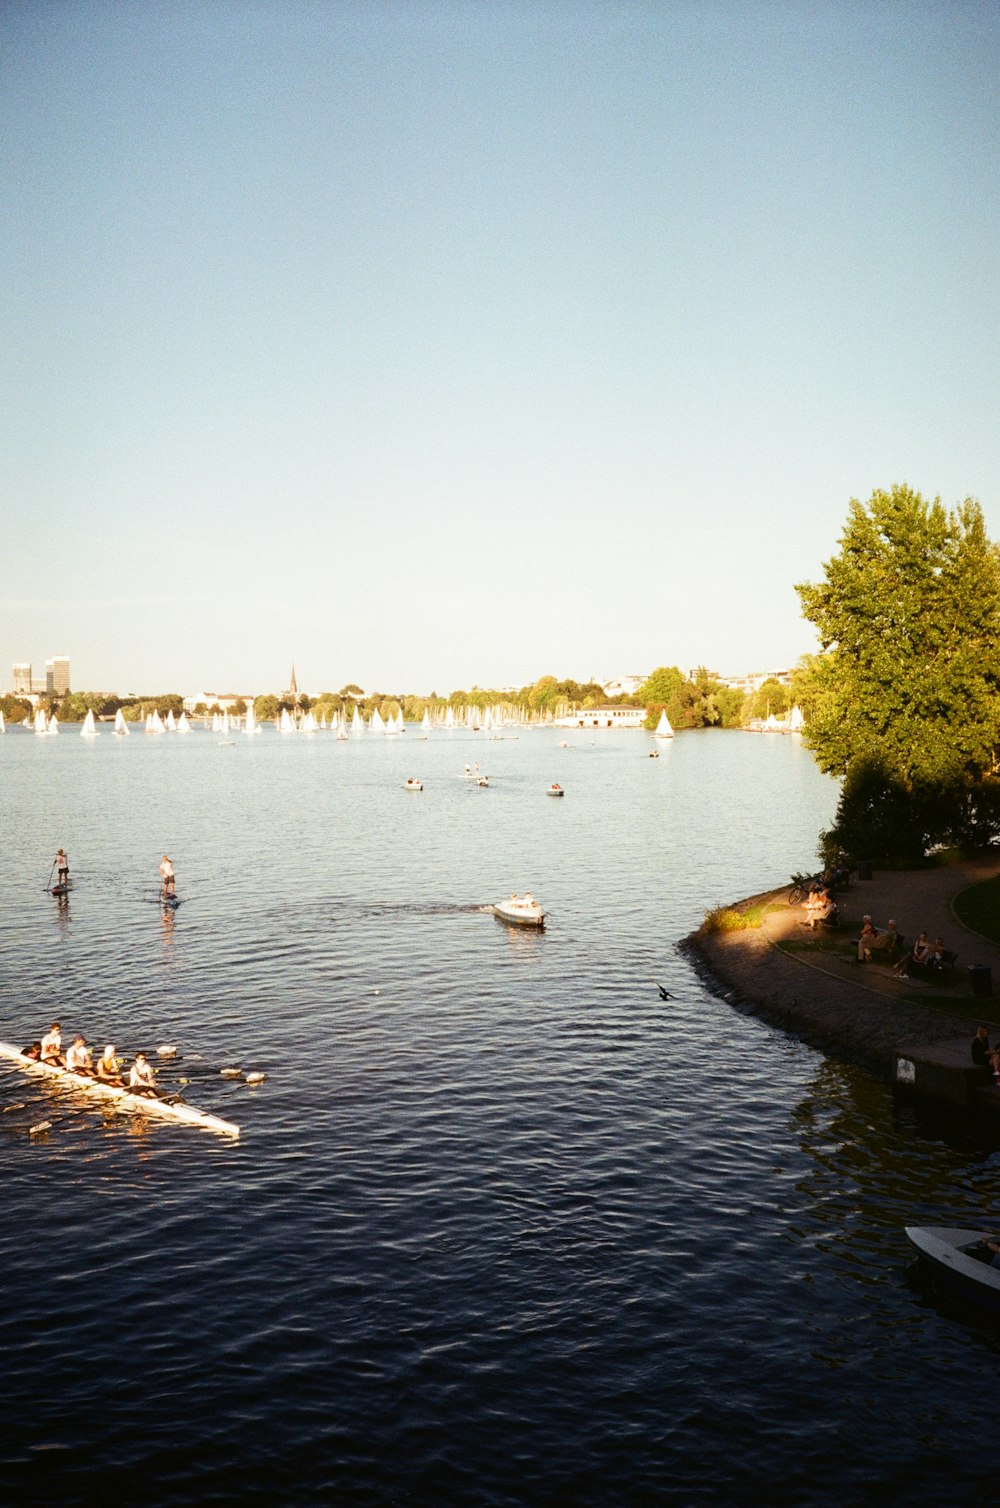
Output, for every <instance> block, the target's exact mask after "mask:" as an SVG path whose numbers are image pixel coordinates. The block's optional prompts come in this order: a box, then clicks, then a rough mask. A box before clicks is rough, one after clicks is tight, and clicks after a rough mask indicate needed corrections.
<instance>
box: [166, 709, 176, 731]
mask: <svg viewBox="0 0 1000 1508" xmlns="http://www.w3.org/2000/svg"><path fill="white" fill-rule="evenodd" d="M167 732H168V733H176V732H177V719H176V718H175V717H174V709H173V707H168V709H167Z"/></svg>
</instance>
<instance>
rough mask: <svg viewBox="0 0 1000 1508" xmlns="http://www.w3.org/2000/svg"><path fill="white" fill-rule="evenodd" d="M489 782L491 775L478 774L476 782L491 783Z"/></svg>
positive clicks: (484, 784) (480, 783)
mask: <svg viewBox="0 0 1000 1508" xmlns="http://www.w3.org/2000/svg"><path fill="white" fill-rule="evenodd" d="M489 783H490V777H489V776H488V775H477V776H476V784H477V785H483V786H487V785H489Z"/></svg>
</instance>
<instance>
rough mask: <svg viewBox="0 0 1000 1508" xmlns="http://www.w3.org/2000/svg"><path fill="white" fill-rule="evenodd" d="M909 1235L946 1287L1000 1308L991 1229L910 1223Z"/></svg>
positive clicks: (999, 1276)
mask: <svg viewBox="0 0 1000 1508" xmlns="http://www.w3.org/2000/svg"><path fill="white" fill-rule="evenodd" d="M905 1229H906V1239H907V1240H908V1241H909V1243H910V1245H911V1246H912V1247H913V1248H914V1249H915V1250H916V1251H917V1252H919V1254H920V1256H921V1257H922V1258H923V1260H924V1261H925V1262H926V1264H927V1266H928V1267H929V1268H930V1270H931V1271H932V1272H933V1274H934V1276H935V1278H937V1280H938V1281H939V1283H940V1284H941V1286H942V1287H943V1288H946V1289H948V1290H950V1292H952V1293H955V1294H958V1296H959V1297H960V1298H963V1299H968V1300H969V1301H970V1302H971V1303H974V1304H982V1305H984V1306H985V1307H986V1308H987V1309H992V1310H995V1311H996V1310H1000V1269H997V1268H996V1267H993V1266H992V1265H991V1263H990V1257H991V1256H992V1253H991V1252H989V1251H988V1250H987V1249H986V1248H985V1243H986V1241H987V1240H992V1241H994V1242H996V1240H997V1237H996V1236H995V1235H993V1234H992V1233H991V1232H989V1231H984V1230H966V1229H962V1228H955V1227H953V1226H946V1225H908V1226H906V1228H905Z"/></svg>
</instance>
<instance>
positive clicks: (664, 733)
mask: <svg viewBox="0 0 1000 1508" xmlns="http://www.w3.org/2000/svg"><path fill="white" fill-rule="evenodd" d="M673 736H674V730H673V728H671V726H670V719H669V717H668V716H667V713H666V708H664V710H663V711H662V712H661V713H660V721H659V722H658V723H657V725H656V737H657V738H673ZM685 747H686V746H685Z"/></svg>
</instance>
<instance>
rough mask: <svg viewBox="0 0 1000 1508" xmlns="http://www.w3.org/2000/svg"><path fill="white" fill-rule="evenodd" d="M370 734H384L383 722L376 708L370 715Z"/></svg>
mask: <svg viewBox="0 0 1000 1508" xmlns="http://www.w3.org/2000/svg"><path fill="white" fill-rule="evenodd" d="M372 732H373V733H384V732H385V723H384V722H383V720H382V714H381V712H380V711H379V710H378V708H377V707H376V708H375V711H374V712H373V713H372Z"/></svg>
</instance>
